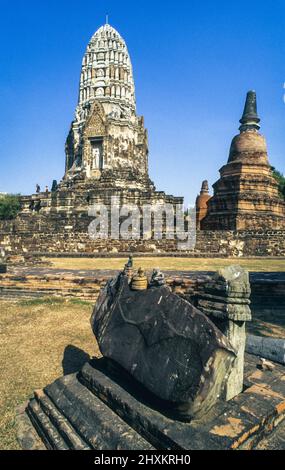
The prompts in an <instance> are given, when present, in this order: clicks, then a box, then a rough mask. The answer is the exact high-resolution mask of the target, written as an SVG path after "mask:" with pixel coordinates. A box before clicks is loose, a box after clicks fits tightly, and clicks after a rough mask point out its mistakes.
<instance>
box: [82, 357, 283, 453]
mask: <svg viewBox="0 0 285 470" xmlns="http://www.w3.org/2000/svg"><path fill="white" fill-rule="evenodd" d="M257 362H258V358H255V357H254V356H250V355H246V378H245V384H246V387H245V389H244V391H243V392H242V393H240V394H239V395H238V396H237V397H235V398H234V399H232V400H230V401H228V402H222V401H221V402H219V403H218V404H217V405H216V406H215V407H214V408H213V409H212V410H211V411H210V412H209V413H208V414H207V415H205V416H204V417H203V418H201V419H200V420H199V421H195V420H194V421H192V422H181V421H178V420H177V419H175V416H171V414H170V413H168V412H167V410H166V409H163V408H162V406H163V403H161V402H158V401H155V399H154V396H153V395H151V394H149V392H147V391H146V390H145V389H143V387H142V386H141V385H140V384H139V383H138V382H135V381H134V380H130V379H129V377H128V376H126V375H125V374H124V372H123V371H122V369H119V368H118V367H117V366H116V367H114V366H113V363H112V362H110V361H108V360H106V359H100V360H93V361H92V362H91V363H87V364H85V366H84V367H83V369H82V370H81V372H80V373H79V380H80V381H81V382H82V383H84V384H85V385H86V386H87V387H88V388H89V389H90V390H91V391H92V392H93V393H94V394H96V395H97V396H100V398H101V400H102V401H104V403H106V405H108V406H109V407H110V408H111V409H113V410H115V412H116V413H117V414H118V415H119V416H121V418H122V419H124V420H125V421H126V422H127V423H128V424H129V425H130V426H132V427H133V428H134V429H135V430H136V431H137V432H139V433H140V434H141V435H142V436H144V437H145V439H147V440H148V441H149V442H151V444H152V445H153V446H154V447H156V448H157V449H173V450H175V449H183V450H201V449H207V450H212V449H216V450H224V449H252V448H254V446H256V445H257V444H258V442H259V441H260V440H262V439H263V436H264V435H268V434H270V432H272V430H274V429H275V427H277V426H278V424H279V423H280V422H281V421H282V419H284V418H285V392H284V386H283V383H284V382H283V381H284V380H285V375H284V368H282V367H281V366H280V367H279V366H276V369H275V370H274V372H271V373H270V374H269V373H268V372H266V371H265V372H262V371H259V369H257V368H256V364H257ZM162 410H163V412H162Z"/></svg>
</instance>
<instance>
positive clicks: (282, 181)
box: [272, 167, 285, 200]
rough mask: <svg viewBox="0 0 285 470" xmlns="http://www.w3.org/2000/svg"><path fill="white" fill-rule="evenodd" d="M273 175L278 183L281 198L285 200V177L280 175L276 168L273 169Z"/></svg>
mask: <svg viewBox="0 0 285 470" xmlns="http://www.w3.org/2000/svg"><path fill="white" fill-rule="evenodd" d="M272 173H273V176H274V178H275V179H276V181H277V182H278V186H279V193H280V196H282V197H283V198H284V200H285V176H284V175H283V174H282V173H280V171H278V170H276V169H275V168H274V167H272Z"/></svg>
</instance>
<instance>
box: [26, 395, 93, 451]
mask: <svg viewBox="0 0 285 470" xmlns="http://www.w3.org/2000/svg"><path fill="white" fill-rule="evenodd" d="M35 399H36V401H37V402H38V404H39V406H40V407H41V409H42V411H43V412H44V413H45V414H46V416H47V417H48V418H49V420H50V422H51V423H52V424H53V426H54V427H55V428H56V429H57V431H58V432H59V434H60V435H61V437H62V438H63V439H64V441H65V442H66V443H67V445H68V448H70V449H74V450H90V446H89V445H88V444H87V443H86V442H85V441H84V440H83V439H81V437H80V436H79V435H78V434H77V433H76V431H75V429H74V428H73V427H72V426H71V424H70V423H69V421H68V420H67V419H66V418H65V417H64V416H63V415H62V414H61V413H60V412H59V410H58V409H57V408H56V407H55V406H54V404H53V403H52V402H51V400H50V399H49V398H48V397H47V396H46V394H45V393H44V392H43V391H42V390H39V391H36V392H35Z"/></svg>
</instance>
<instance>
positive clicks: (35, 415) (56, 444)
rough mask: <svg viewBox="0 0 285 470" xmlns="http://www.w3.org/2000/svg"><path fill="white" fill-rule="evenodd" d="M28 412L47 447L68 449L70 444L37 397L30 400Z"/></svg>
mask: <svg viewBox="0 0 285 470" xmlns="http://www.w3.org/2000/svg"><path fill="white" fill-rule="evenodd" d="M27 414H28V416H29V418H30V420H31V422H32V424H33V425H34V427H35V429H36V431H37V433H38V434H39V436H40V437H41V439H42V440H43V442H44V444H45V446H46V447H47V449H50V450H68V445H67V444H66V443H65V441H64V439H63V438H62V437H61V435H60V433H59V432H58V430H57V429H56V427H55V426H54V425H53V424H52V423H51V421H50V419H49V418H48V416H47V415H46V414H45V413H44V412H43V410H42V409H41V407H40V405H39V403H38V402H37V401H36V400H35V399H32V400H31V401H30V402H29V405H28V407H27Z"/></svg>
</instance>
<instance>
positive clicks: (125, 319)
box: [91, 274, 236, 417]
mask: <svg viewBox="0 0 285 470" xmlns="http://www.w3.org/2000/svg"><path fill="white" fill-rule="evenodd" d="M91 324H92V328H93V332H94V334H95V336H96V338H97V341H98V344H99V348H100V350H101V353H102V354H103V356H105V357H107V358H109V359H112V360H114V361H115V362H117V363H118V364H119V365H120V366H122V367H123V368H124V369H125V370H126V371H127V372H128V373H129V374H131V376H133V377H134V378H135V379H136V380H137V381H138V382H140V383H141V384H142V385H144V386H145V387H146V388H147V389H148V390H149V391H150V392H152V393H153V394H154V395H155V396H157V397H159V398H160V399H162V400H164V401H166V402H167V403H168V404H169V405H170V406H173V408H175V409H176V410H177V412H178V413H180V415H182V416H187V417H193V416H197V417H198V416H200V415H203V414H204V413H205V412H207V411H208V410H209V409H210V408H211V407H212V406H213V405H214V404H215V403H216V402H217V401H218V399H219V398H220V397H221V396H222V393H223V390H224V387H225V382H226V379H227V376H228V374H229V370H230V368H231V366H232V363H233V361H234V359H235V357H236V354H235V350H234V348H233V347H232V346H231V344H230V342H229V341H228V340H227V338H226V337H225V336H224V335H223V334H222V333H221V332H220V331H219V329H218V328H217V327H216V326H215V325H214V324H213V323H212V322H211V320H209V319H208V318H207V317H206V316H205V315H204V314H202V313H201V312H200V311H199V310H197V309H196V308H195V307H194V306H192V305H191V304H190V303H188V302H187V301H186V300H184V299H182V298H180V297H178V296H177V295H176V294H173V293H172V292H171V291H170V290H169V289H168V288H167V287H165V286H162V287H157V288H151V289H147V290H145V291H141V292H134V291H131V290H130V288H129V284H128V279H127V277H126V276H124V275H122V274H121V275H119V276H118V277H117V278H115V279H113V280H111V281H110V282H109V283H108V284H107V285H106V287H105V289H104V290H103V291H101V294H100V296H99V298H98V301H97V303H96V306H95V309H94V312H93V315H92V319H91Z"/></svg>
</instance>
